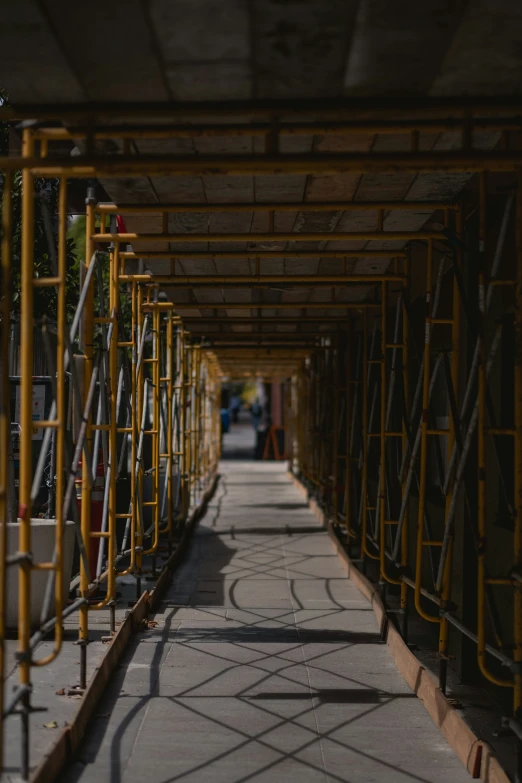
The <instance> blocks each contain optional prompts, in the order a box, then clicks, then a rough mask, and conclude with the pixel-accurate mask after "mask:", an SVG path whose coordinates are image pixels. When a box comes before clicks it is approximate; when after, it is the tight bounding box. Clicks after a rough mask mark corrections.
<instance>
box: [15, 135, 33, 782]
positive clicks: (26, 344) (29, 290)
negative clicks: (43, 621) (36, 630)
mask: <svg viewBox="0 0 522 783" xmlns="http://www.w3.org/2000/svg"><path fill="white" fill-rule="evenodd" d="M22 149H23V156H24V157H26V158H30V157H32V156H33V154H34V139H33V137H32V134H31V131H30V130H29V129H28V128H26V129H25V130H24V134H23V148H22ZM21 267H22V269H21V306H20V346H21V347H20V360H21V361H20V376H21V379H20V479H19V501H18V519H19V524H20V532H19V544H18V549H19V552H20V555H23V556H25V557H24V560H23V561H22V562H21V563H20V565H19V569H18V574H19V576H18V590H19V593H18V595H19V598H18V657H19V678H20V685H21V687H22V688H25V689H26V690H25V693H24V696H23V698H22V701H21V704H20V708H21V709H20V712H21V720H22V737H21V740H22V764H21V774H22V778H23V779H24V780H27V778H28V777H29V712H30V690H31V650H30V635H31V624H30V617H31V481H32V475H31V474H32V464H33V460H32V446H33V444H32V431H33V423H32V393H33V380H32V379H33V274H34V272H33V268H34V177H33V175H32V173H31V171H29V170H28V169H24V170H23V172H22V258H21Z"/></svg>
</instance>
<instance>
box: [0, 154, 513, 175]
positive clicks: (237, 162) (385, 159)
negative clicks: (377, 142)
mask: <svg viewBox="0 0 522 783" xmlns="http://www.w3.org/2000/svg"><path fill="white" fill-rule="evenodd" d="M521 166H522V151H520V150H495V151H493V152H491V151H486V150H472V151H466V152H463V151H460V150H455V151H450V152H446V151H441V152H439V151H435V152H371V153H341V154H337V153H336V154H331V153H323V154H316V153H313V154H309V155H245V156H241V155H235V156H232V157H226V156H224V155H214V156H203V155H201V156H187V157H182V156H178V155H159V156H157V155H113V156H111V157H103V156H92V157H89V156H85V157H82V156H75V157H72V158H54V159H53V158H52V157H48V158H29V157H27V158H23V157H21V158H19V157H13V158H5V157H4V158H0V170H9V171H13V170H18V169H29V170H30V172H31V173H32V174H33V175H34V176H38V177H69V178H71V179H85V178H91V177H92V178H94V177H107V178H110V177H116V178H118V177H120V178H121V177H133V176H134V177H149V176H151V177H152V176H154V177H163V176H165V177H169V176H179V177H190V176H194V177H201V176H204V177H213V176H250V177H253V176H258V175H259V176H269V175H275V176H277V175H281V174H287V175H288V174H295V175H317V176H321V175H339V174H346V173H350V172H353V173H358V174H364V173H375V174H386V173H394V172H403V173H410V174H418V173H429V172H432V171H438V172H440V171H447V172H452V171H454V172H463V173H464V172H469V173H474V172H482V171H510V172H514V171H516V170H517V169H519V168H520V167H521Z"/></svg>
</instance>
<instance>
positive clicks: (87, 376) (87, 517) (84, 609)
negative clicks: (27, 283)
mask: <svg viewBox="0 0 522 783" xmlns="http://www.w3.org/2000/svg"><path fill="white" fill-rule="evenodd" d="M85 204H86V227H85V232H86V239H85V265H86V271H88V268H89V265H90V263H91V259H92V257H93V253H94V241H93V238H92V237H93V234H94V228H95V205H96V199H95V198H94V190H93V189H91V188H89V190H88V191H87V199H86V201H85ZM93 319H94V287H93V285H92V283H91V286H90V289H89V291H88V293H87V298H86V300H85V305H84V309H83V335H82V337H83V351H84V360H83V403H84V407H85V404H86V402H87V395H88V393H89V387H90V384H91V378H92V372H93V359H94V345H93V342H94V329H93ZM92 440H93V437H92V416H91V413H90V412H89V414H88V418H87V422H86V431H85V442H86V444H87V446H88V448H89V450H90V449H92ZM83 462H84V463H85V453H84V457H83ZM81 530H82V541H83V546H84V547H85V551H86V552H89V551H90V538H91V483H90V479H89V473H88V471H87V469H86V465H85V464H84V465H83V468H82V508H81ZM88 592H89V575H88V573H87V569H86V565H85V563H84V561H83V558H82V560H81V563H80V596H81V597H82V598H85V599H87V598H88ZM88 643H89V607H88V605H87V604H83V605H82V606H81V607H80V632H79V638H78V644H79V645H80V688H86V687H87V644H88Z"/></svg>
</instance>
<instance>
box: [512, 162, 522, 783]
mask: <svg viewBox="0 0 522 783" xmlns="http://www.w3.org/2000/svg"><path fill="white" fill-rule="evenodd" d="M515 230H516V237H515V238H516V265H517V286H516V302H515V307H516V310H515V328H516V335H515V531H514V541H513V549H514V558H513V567H514V572H516V573H518V576H519V581H518V582H517V583H516V584H515V595H514V598H513V600H514V604H513V611H514V628H513V631H514V633H513V639H514V643H515V647H514V651H513V660H514V662H515V665H516V667H517V669H516V671H515V677H514V686H515V687H514V694H513V711H514V716H515V719H516V720H518V721H520V720H522V583H521V582H520V578H521V574H522V172H521V171H518V172H517V194H516V229H515ZM516 775H517V778H518V780H519V781H521V780H522V742H521V741H520V738H519V739H518V741H517V771H516Z"/></svg>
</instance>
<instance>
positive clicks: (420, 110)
mask: <svg viewBox="0 0 522 783" xmlns="http://www.w3.org/2000/svg"><path fill="white" fill-rule="evenodd" d="M356 112H362V113H366V112H367V113H369V114H370V115H375V116H379V117H391V118H393V119H396V118H397V116H398V115H399V113H402V112H405V113H406V114H408V115H409V116H412V117H420V116H422V115H423V114H427V115H429V116H435V117H441V116H444V115H450V116H451V117H463V116H464V117H466V116H467V117H470V116H471V115H472V114H473V113H480V114H488V113H492V114H494V115H495V116H497V115H498V114H505V115H515V116H519V115H522V101H521V99H520V97H518V96H513V95H496V96H489V97H476V96H469V97H466V96H460V95H459V96H455V97H450V96H445V97H430V96H415V97H402V96H397V95H390V96H388V97H387V96H379V97H367V98H366V97H353V98H342V99H333V100H332V99H323V100H317V99H310V100H294V101H292V100H287V99H285V100H275V101H274V100H266V101H260V100H256V101H185V102H184V101H175V102H168V101H157V102H153V101H141V102H140V101H136V102H132V101H125V102H122V103H116V102H114V101H111V102H108V103H104V102H89V103H70V104H64V103H55V104H51V103H49V104H41V103H19V104H16V105H14V106H9V107H8V106H3V107H1V108H0V120H12V121H13V120H21V119H27V120H31V119H40V120H45V119H48V120H50V119H58V120H66V119H67V120H71V119H74V118H76V119H77V120H79V121H81V120H82V119H87V118H92V119H96V118H100V119H102V118H103V119H105V118H109V117H116V118H118V117H120V118H122V117H124V118H130V119H131V120H134V119H135V118H136V117H146V118H148V119H153V118H158V119H159V118H166V119H170V120H173V119H175V118H182V119H183V120H186V118H188V117H200V118H203V117H205V118H206V117H211V116H214V117H240V116H248V117H268V118H270V120H274V119H277V118H283V117H299V116H302V117H306V118H307V119H309V118H310V115H314V114H315V115H317V116H319V117H321V118H323V119H324V118H325V117H330V116H339V117H342V116H344V114H345V113H346V114H347V115H348V117H350V118H354V116H355V113H356Z"/></svg>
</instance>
